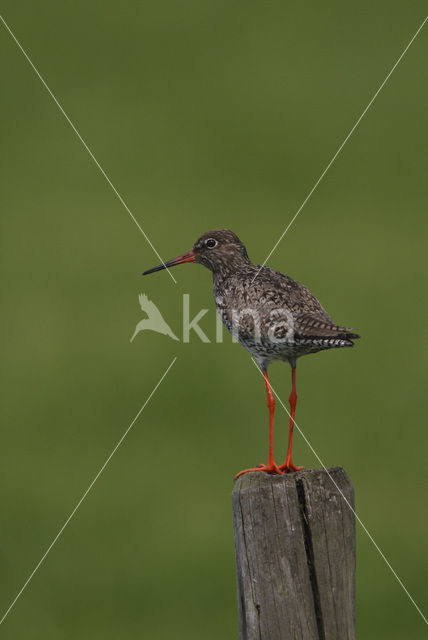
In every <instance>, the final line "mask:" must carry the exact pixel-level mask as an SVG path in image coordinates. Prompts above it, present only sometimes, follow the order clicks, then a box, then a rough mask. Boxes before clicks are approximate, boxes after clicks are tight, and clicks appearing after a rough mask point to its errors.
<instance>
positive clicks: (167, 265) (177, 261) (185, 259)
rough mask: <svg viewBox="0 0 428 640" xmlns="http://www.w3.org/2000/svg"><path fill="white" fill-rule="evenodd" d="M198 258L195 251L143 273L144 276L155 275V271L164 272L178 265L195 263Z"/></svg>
mask: <svg viewBox="0 0 428 640" xmlns="http://www.w3.org/2000/svg"><path fill="white" fill-rule="evenodd" d="M195 259H196V256H195V254H194V253H193V251H188V252H187V253H183V255H182V256H177V257H176V258H173V259H172V260H168V262H163V263H162V264H160V265H158V266H157V267H153V269H148V270H147V271H144V272H143V276H146V275H147V274H149V273H154V272H155V271H162V269H169V268H170V267H175V265H177V264H183V263H184V262H195Z"/></svg>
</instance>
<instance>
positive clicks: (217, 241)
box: [143, 229, 250, 275]
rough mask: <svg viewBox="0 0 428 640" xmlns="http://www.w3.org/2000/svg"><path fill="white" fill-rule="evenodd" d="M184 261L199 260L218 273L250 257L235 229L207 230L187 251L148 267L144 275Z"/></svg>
mask: <svg viewBox="0 0 428 640" xmlns="http://www.w3.org/2000/svg"><path fill="white" fill-rule="evenodd" d="M183 262H198V263H199V264H203V265H204V267H207V268H208V269H210V270H211V271H212V272H214V273H218V272H222V271H230V270H234V269H236V268H238V267H239V266H242V265H243V264H250V259H249V257H248V254H247V251H246V249H245V247H244V245H243V244H242V242H241V241H240V239H239V238H238V236H237V235H236V234H234V233H233V231H229V229H215V230H214V231H207V233H204V234H203V235H202V236H201V237H200V238H198V239H197V240H196V242H195V244H194V245H193V247H192V249H191V250H190V251H187V253H183V254H182V255H181V256H177V258H173V259H172V260H168V261H167V262H165V263H163V264H160V265H159V266H157V267H153V269H148V270H147V271H144V273H143V275H147V274H148V273H153V272H154V271H161V269H166V268H170V267H174V266H175V265H177V264H182V263H183Z"/></svg>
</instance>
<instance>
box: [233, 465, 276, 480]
mask: <svg viewBox="0 0 428 640" xmlns="http://www.w3.org/2000/svg"><path fill="white" fill-rule="evenodd" d="M252 471H266V473H278V474H281V473H282V472H281V471H280V467H278V465H277V464H275V462H273V463H271V464H259V466H258V467H252V468H251V469H244V470H243V471H240V472H239V473H237V474H236V476H235V480H237V479H238V478H239V477H240V476H242V475H244V473H251V472H252Z"/></svg>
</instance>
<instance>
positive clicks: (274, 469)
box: [235, 369, 281, 480]
mask: <svg viewBox="0 0 428 640" xmlns="http://www.w3.org/2000/svg"><path fill="white" fill-rule="evenodd" d="M263 378H264V379H265V385H266V394H267V404H268V408H269V456H268V463H267V464H261V465H259V466H258V467H252V468H251V469H244V470H243V471H240V472H239V473H238V474H236V476H235V480H236V479H237V478H239V476H242V474H244V473H248V472H249V471H267V472H268V473H281V472H280V470H279V468H278V465H277V464H276V463H275V460H274V459H273V414H274V411H275V398H274V397H273V393H272V389H271V386H270V382H269V378H268V375H267V371H266V369H264V370H263Z"/></svg>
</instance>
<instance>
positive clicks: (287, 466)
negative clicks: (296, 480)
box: [278, 460, 305, 473]
mask: <svg viewBox="0 0 428 640" xmlns="http://www.w3.org/2000/svg"><path fill="white" fill-rule="evenodd" d="M278 468H279V470H280V472H281V473H290V471H301V470H302V469H304V468H305V467H296V465H295V464H293V463H292V462H291V460H290V462H288V463H287V462H284V464H282V465H281V466H280V467H278Z"/></svg>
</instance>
